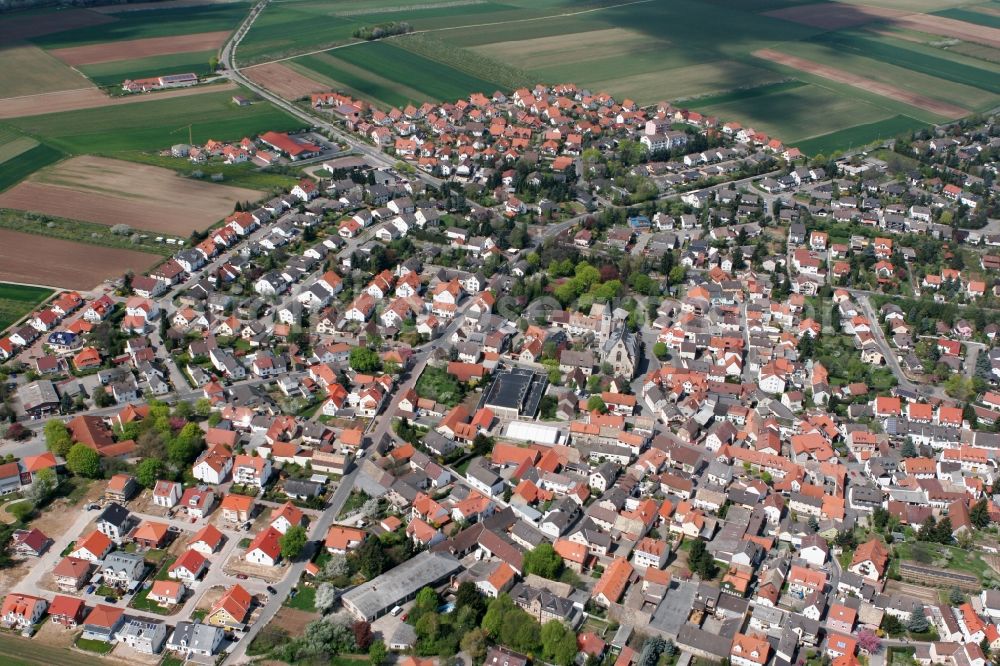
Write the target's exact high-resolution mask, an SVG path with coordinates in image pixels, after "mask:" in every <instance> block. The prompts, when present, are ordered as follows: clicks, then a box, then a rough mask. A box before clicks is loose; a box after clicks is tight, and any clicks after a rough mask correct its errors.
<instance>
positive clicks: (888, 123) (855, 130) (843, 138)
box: [797, 116, 926, 155]
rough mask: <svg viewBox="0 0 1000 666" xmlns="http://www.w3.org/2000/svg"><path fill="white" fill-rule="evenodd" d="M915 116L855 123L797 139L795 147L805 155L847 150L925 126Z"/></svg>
mask: <svg viewBox="0 0 1000 666" xmlns="http://www.w3.org/2000/svg"><path fill="white" fill-rule="evenodd" d="M925 126H926V123H922V122H921V121H919V120H916V119H915V118H910V117H909V116H893V117H892V118H887V119H885V120H879V121H876V122H874V123H867V124H864V125H855V126H854V127H848V128H847V129H842V130H838V131H836V132H831V133H829V134H824V135H822V136H817V137H813V138H811V139H805V140H804V141H799V142H798V144H797V147H798V149H799V150H801V151H802V152H803V153H805V154H806V155H817V154H825V155H828V154H830V153H831V152H833V151H835V150H847V149H849V148H857V147H859V146H864V145H866V144H868V143H871V142H873V141H878V140H881V139H887V138H889V137H892V136H896V135H898V134H902V133H904V132H912V131H914V130H918V129H920V128H921V127H925Z"/></svg>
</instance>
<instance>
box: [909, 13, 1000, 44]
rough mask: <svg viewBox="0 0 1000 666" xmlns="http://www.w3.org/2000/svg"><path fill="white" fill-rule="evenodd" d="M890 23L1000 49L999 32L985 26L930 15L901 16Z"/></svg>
mask: <svg viewBox="0 0 1000 666" xmlns="http://www.w3.org/2000/svg"><path fill="white" fill-rule="evenodd" d="M892 23H893V25H897V26H901V27H903V28H909V29H911V30H921V31H923V32H929V33H931V34H934V35H942V36H944V37H954V38H955V39H961V40H964V41H967V42H975V43H977V44H985V45H986V46H993V47H996V48H1000V30H998V29H997V28H991V27H989V26H985V25H976V24H975V23H966V22H965V21H956V20H955V19H950V18H946V17H944V16H932V15H930V14H910V15H909V16H901V17H898V18H895V19H893V20H892Z"/></svg>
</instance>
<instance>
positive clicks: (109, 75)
mask: <svg viewBox="0 0 1000 666" xmlns="http://www.w3.org/2000/svg"><path fill="white" fill-rule="evenodd" d="M214 55H215V51H194V52H190V53H174V54H171V55H162V56H150V57H148V58H136V59H135V60H119V61H114V62H102V63H96V64H93V65H80V66H79V67H77V69H79V70H80V71H81V72H83V74H84V75H85V76H86V77H87V78H88V79H90V80H91V81H93V82H94V83H96V84H97V85H99V86H106V87H111V88H119V87H120V86H121V84H122V81H124V80H125V79H144V78H149V77H154V76H160V75H163V74H186V73H188V72H193V73H195V74H198V75H199V76H203V75H206V74H210V73H211V68H210V67H209V60H210V59H211V58H212V57H213V56H214Z"/></svg>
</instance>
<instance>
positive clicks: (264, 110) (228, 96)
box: [8, 88, 302, 158]
mask: <svg viewBox="0 0 1000 666" xmlns="http://www.w3.org/2000/svg"><path fill="white" fill-rule="evenodd" d="M178 92H192V89H188V90H182V91H178ZM234 92H241V91H239V90H234V89H226V90H224V91H218V92H216V91H213V90H212V89H211V88H205V89H202V92H201V93H200V94H194V95H189V96H177V97H163V95H168V94H169V93H161V95H159V96H143V97H140V99H144V100H147V101H144V102H142V103H124V102H125V101H126V100H127V98H126V99H125V100H123V103H122V104H118V105H112V106H105V107H103V108H94V109H84V110H81V111H70V112H63V113H49V114H44V115H38V116H31V117H27V118H14V119H11V120H9V121H8V123H9V124H10V125H11V126H12V127H14V128H15V129H17V130H19V131H21V132H22V133H24V134H27V135H29V136H32V137H34V138H36V139H38V140H40V141H42V142H44V143H48V144H50V145H52V146H53V147H55V148H59V149H60V150H63V151H65V152H66V153H68V154H71V155H84V154H89V155H104V156H107V157H125V158H127V157H128V156H129V154H130V153H134V152H150V151H155V152H158V151H161V150H164V149H166V148H169V147H170V146H171V145H173V144H175V143H181V142H186V141H187V140H188V126H190V128H191V136H192V138H193V139H194V141H195V142H196V143H204V142H205V141H207V140H208V139H216V140H219V141H232V140H239V139H241V138H242V137H244V136H256V135H257V134H260V133H262V132H265V131H267V130H275V131H288V130H294V129H299V128H300V127H301V126H302V123H301V122H299V121H298V120H296V119H295V118H293V117H292V116H289V115H288V114H286V113H284V112H283V111H280V110H279V109H277V108H275V107H273V106H271V105H270V104H266V103H254V104H251V105H250V106H245V107H238V106H236V105H235V104H234V103H233V101H232V97H233V93H234ZM242 94H244V95H248V96H251V95H250V93H248V92H247V91H245V90H244V91H242Z"/></svg>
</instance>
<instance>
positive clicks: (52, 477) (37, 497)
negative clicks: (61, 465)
mask: <svg viewBox="0 0 1000 666" xmlns="http://www.w3.org/2000/svg"><path fill="white" fill-rule="evenodd" d="M34 477H35V480H34V482H33V483H32V484H31V499H33V500H34V501H35V504H44V503H45V502H46V501H48V499H49V498H50V497H52V493H54V492H55V491H56V487H57V486H58V485H59V478H58V477H57V476H56V473H55V472H54V471H53V470H52V468H51V467H45V468H44V469H40V470H38V471H37V472H35V473H34Z"/></svg>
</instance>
